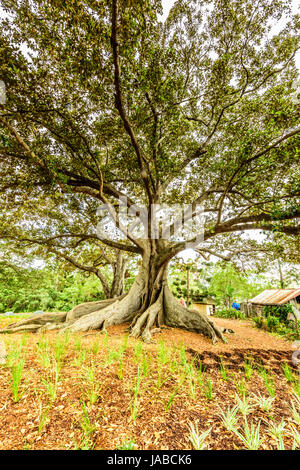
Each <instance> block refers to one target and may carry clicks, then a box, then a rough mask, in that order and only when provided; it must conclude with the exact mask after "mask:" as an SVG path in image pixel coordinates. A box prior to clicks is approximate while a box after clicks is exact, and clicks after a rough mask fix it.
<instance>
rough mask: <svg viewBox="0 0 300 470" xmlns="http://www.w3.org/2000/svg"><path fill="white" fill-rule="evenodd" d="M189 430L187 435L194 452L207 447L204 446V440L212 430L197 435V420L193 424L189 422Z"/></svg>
mask: <svg viewBox="0 0 300 470" xmlns="http://www.w3.org/2000/svg"><path fill="white" fill-rule="evenodd" d="M189 430H190V435H189V440H190V441H191V443H192V446H193V448H194V449H195V450H203V449H205V448H206V447H207V445H206V444H205V440H206V438H207V437H208V436H209V435H210V433H211V430H212V428H209V429H207V431H204V432H203V433H201V434H200V433H199V429H198V420H197V421H196V422H195V424H193V423H192V422H189Z"/></svg>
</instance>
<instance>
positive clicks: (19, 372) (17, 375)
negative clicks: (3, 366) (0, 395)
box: [10, 358, 25, 403]
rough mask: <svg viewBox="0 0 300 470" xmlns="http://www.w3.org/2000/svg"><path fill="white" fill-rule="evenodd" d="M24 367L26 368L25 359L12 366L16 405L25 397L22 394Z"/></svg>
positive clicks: (12, 385) (20, 359)
mask: <svg viewBox="0 0 300 470" xmlns="http://www.w3.org/2000/svg"><path fill="white" fill-rule="evenodd" d="M24 366H25V359H24V358H19V360H18V362H17V363H15V364H14V365H12V366H11V380H10V384H11V390H12V396H13V401H14V402H15V403H17V402H18V401H20V399H21V397H22V395H23V393H22V392H20V385H21V380H22V376H23V371H24Z"/></svg>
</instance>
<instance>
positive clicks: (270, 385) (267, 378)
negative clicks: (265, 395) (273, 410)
mask: <svg viewBox="0 0 300 470" xmlns="http://www.w3.org/2000/svg"><path fill="white" fill-rule="evenodd" d="M259 374H260V375H261V377H262V378H263V381H264V383H265V387H266V389H267V391H268V392H269V394H270V396H271V397H275V394H276V388H275V381H274V377H272V376H271V375H270V374H269V372H268V371H267V370H266V369H265V368H264V367H261V368H260V369H259Z"/></svg>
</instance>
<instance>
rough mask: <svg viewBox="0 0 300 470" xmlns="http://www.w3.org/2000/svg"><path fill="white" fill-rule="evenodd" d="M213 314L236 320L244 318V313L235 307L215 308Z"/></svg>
mask: <svg viewBox="0 0 300 470" xmlns="http://www.w3.org/2000/svg"><path fill="white" fill-rule="evenodd" d="M215 316H216V317H220V318H235V319H237V320H245V319H246V315H245V314H244V313H243V312H241V311H240V310H236V309H235V308H223V309H221V310H217V312H216V313H215Z"/></svg>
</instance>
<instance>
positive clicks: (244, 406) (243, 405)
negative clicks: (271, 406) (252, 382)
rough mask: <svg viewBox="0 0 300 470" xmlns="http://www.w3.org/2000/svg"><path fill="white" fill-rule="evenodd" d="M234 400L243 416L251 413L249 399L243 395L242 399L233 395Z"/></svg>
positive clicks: (251, 408)
mask: <svg viewBox="0 0 300 470" xmlns="http://www.w3.org/2000/svg"><path fill="white" fill-rule="evenodd" d="M235 399H236V402H237V406H238V408H239V410H240V412H241V413H242V415H243V416H247V415H248V414H249V413H251V412H252V411H253V406H252V405H250V403H249V401H250V398H246V396H245V395H243V397H242V398H240V397H239V396H238V395H237V394H235Z"/></svg>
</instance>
